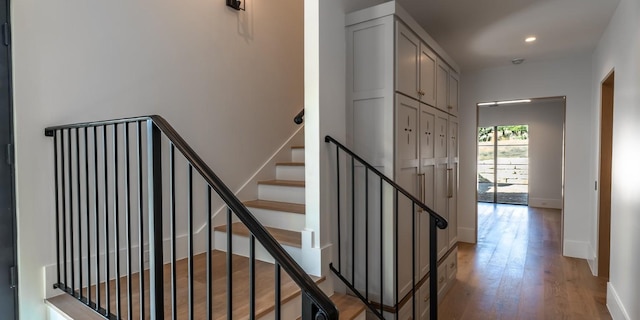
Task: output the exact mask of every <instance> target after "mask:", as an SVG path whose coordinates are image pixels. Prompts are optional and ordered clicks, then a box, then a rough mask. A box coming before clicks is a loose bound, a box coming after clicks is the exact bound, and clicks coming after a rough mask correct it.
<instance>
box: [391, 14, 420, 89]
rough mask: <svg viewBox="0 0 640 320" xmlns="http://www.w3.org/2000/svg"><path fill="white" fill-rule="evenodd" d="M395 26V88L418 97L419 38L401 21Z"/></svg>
mask: <svg viewBox="0 0 640 320" xmlns="http://www.w3.org/2000/svg"><path fill="white" fill-rule="evenodd" d="M396 26H397V36H396V73H397V74H396V90H397V91H399V92H402V93H404V94H406V95H408V96H410V97H412V98H415V99H420V95H419V94H418V91H419V72H418V70H419V68H420V60H419V59H420V39H419V38H418V37H417V36H416V35H415V34H414V33H413V32H411V30H409V29H408V28H407V27H406V26H405V25H404V24H402V23H401V22H396Z"/></svg>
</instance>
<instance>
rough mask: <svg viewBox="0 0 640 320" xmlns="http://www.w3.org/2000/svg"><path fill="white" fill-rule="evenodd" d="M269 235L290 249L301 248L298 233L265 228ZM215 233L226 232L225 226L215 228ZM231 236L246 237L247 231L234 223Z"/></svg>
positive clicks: (300, 239) (241, 225) (239, 223)
mask: <svg viewBox="0 0 640 320" xmlns="http://www.w3.org/2000/svg"><path fill="white" fill-rule="evenodd" d="M265 228H266V229H267V231H269V233H271V235H272V236H273V237H274V238H275V239H276V240H277V241H278V242H279V243H280V244H285V245H288V246H291V247H296V248H301V247H302V234H301V233H300V232H296V231H291V230H283V229H278V228H272V227H265ZM215 230H216V231H220V232H227V226H226V225H222V226H217V227H215ZM232 230H233V234H235V235H239V236H244V237H248V236H249V229H247V227H246V226H245V225H244V224H243V223H242V222H235V223H233V226H232Z"/></svg>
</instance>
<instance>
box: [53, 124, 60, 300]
mask: <svg viewBox="0 0 640 320" xmlns="http://www.w3.org/2000/svg"><path fill="white" fill-rule="evenodd" d="M60 134H62V131H61V132H60ZM58 141H59V139H58V134H57V132H56V131H53V167H54V169H53V170H54V179H55V195H56V279H57V280H56V284H55V285H54V288H59V287H60V284H61V282H60V204H59V202H60V188H59V182H58V176H59V173H60V170H59V169H58Z"/></svg>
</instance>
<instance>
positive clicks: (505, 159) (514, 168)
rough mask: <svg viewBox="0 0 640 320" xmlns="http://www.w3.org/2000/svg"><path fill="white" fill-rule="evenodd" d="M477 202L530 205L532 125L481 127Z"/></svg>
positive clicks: (479, 131)
mask: <svg viewBox="0 0 640 320" xmlns="http://www.w3.org/2000/svg"><path fill="white" fill-rule="evenodd" d="M477 190H478V201H479V202H493V203H508V204H521V205H527V204H528V203H529V126H528V125H526V124H518V125H507V126H490V127H479V128H478V188H477Z"/></svg>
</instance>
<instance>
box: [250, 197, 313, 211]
mask: <svg viewBox="0 0 640 320" xmlns="http://www.w3.org/2000/svg"><path fill="white" fill-rule="evenodd" d="M244 205H245V206H247V207H249V208H257V209H266V210H273V211H283V212H291V213H299V214H305V205H304V204H298V203H290V202H280V201H269V200H251V201H246V202H244Z"/></svg>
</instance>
